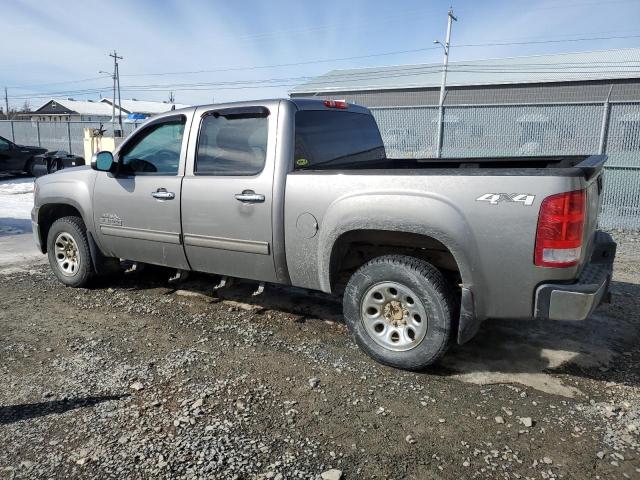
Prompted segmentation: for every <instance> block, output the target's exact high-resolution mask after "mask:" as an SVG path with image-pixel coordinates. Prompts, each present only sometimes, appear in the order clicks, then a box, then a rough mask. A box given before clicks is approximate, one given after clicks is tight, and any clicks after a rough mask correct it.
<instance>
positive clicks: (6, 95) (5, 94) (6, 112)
mask: <svg viewBox="0 0 640 480" xmlns="http://www.w3.org/2000/svg"><path fill="white" fill-rule="evenodd" d="M4 106H5V108H6V110H5V111H4V115H5V117H7V120H9V95H8V94H7V87H4Z"/></svg>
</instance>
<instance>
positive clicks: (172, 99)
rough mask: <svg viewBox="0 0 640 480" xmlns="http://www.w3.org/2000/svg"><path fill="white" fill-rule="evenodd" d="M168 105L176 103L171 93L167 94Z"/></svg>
mask: <svg viewBox="0 0 640 480" xmlns="http://www.w3.org/2000/svg"><path fill="white" fill-rule="evenodd" d="M169 103H176V97H175V96H174V95H173V92H169Z"/></svg>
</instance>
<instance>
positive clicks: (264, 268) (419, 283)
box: [32, 99, 615, 369]
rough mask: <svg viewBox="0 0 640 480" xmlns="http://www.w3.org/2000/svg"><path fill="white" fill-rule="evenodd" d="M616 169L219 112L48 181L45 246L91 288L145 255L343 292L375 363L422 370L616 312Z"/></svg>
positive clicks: (331, 111) (357, 120)
mask: <svg viewBox="0 0 640 480" xmlns="http://www.w3.org/2000/svg"><path fill="white" fill-rule="evenodd" d="M604 161H605V158H604V157H602V156H587V155H585V156H562V157H511V158H507V157H503V158H458V159H456V158H445V159H427V158H425V159H390V158H387V156H386V154H385V149H384V146H383V142H382V139H381V136H380V133H379V131H378V127H377V125H376V122H375V120H374V118H373V116H371V113H370V112H369V111H368V110H367V109H366V108H363V107H360V106H356V105H350V104H347V103H345V102H342V101H322V100H306V99H304V100H303V99H295V100H272V101H259V102H242V103H232V104H223V105H208V106H201V107H193V108H187V109H183V110H176V111H172V112H168V113H166V114H162V115H158V116H156V117H153V119H151V120H150V121H148V122H147V123H145V124H144V125H143V126H141V127H140V128H139V129H138V130H137V131H136V132H135V133H133V134H132V135H131V136H130V137H129V138H127V140H126V141H125V142H124V143H123V144H122V145H121V146H120V148H119V149H118V150H117V151H116V152H115V153H114V154H113V155H112V154H111V153H109V152H100V153H98V154H96V155H95V156H94V158H93V160H92V163H91V167H88V166H87V167H79V168H72V169H66V170H64V171H62V172H58V173H55V174H53V175H48V176H46V177H42V178H39V179H38V180H37V181H36V190H35V205H34V208H33V212H32V220H33V234H34V237H35V241H36V243H37V244H38V246H39V247H40V249H41V250H42V252H43V253H45V252H46V253H48V256H49V261H50V264H51V268H52V270H53V272H54V273H55V275H56V276H57V277H58V279H59V280H60V281H61V282H62V283H64V284H65V285H69V286H74V287H80V286H83V285H85V284H86V283H87V281H89V279H90V278H91V277H92V276H93V275H95V274H101V273H103V272H107V271H109V270H110V269H111V268H113V266H114V265H117V264H119V260H120V259H127V260H132V261H137V262H143V263H149V264H156V265H163V266H167V267H171V268H174V269H176V270H178V271H180V272H184V271H198V272H207V273H213V274H219V275H223V276H228V277H232V278H233V277H235V278H242V279H250V280H255V281H257V282H271V283H278V284H284V285H294V286H297V287H304V288H308V289H313V290H321V291H323V292H327V293H331V294H336V295H342V297H343V304H344V317H345V321H346V323H347V325H348V327H349V329H350V331H351V333H352V334H353V336H354V337H355V340H356V341H357V343H358V345H359V346H360V347H361V348H362V349H363V350H364V351H365V352H366V353H368V354H369V355H370V356H372V357H373V358H375V359H376V360H378V361H380V362H382V363H385V364H388V365H392V366H395V367H400V368H405V369H421V368H423V367H425V366H427V365H429V364H431V363H433V362H434V361H436V360H437V359H438V358H439V357H440V356H441V355H443V354H444V352H445V351H446V348H447V346H448V345H449V344H450V342H451V341H457V342H458V343H464V342H466V341H467V340H469V339H470V338H472V337H473V335H474V334H475V333H476V332H477V330H478V327H479V325H480V323H481V322H482V321H483V320H485V319H487V318H502V319H513V320H528V319H529V320H530V319H534V318H535V319H540V320H543V321H549V322H553V321H558V320H583V319H585V318H586V317H587V316H588V315H589V314H590V313H591V312H592V311H593V309H595V308H596V307H597V306H598V305H599V304H600V303H601V302H602V301H603V300H606V299H607V297H608V287H609V281H610V278H611V271H612V264H613V259H614V256H615V243H614V242H613V241H612V239H611V237H610V236H609V235H608V234H606V233H603V232H597V231H596V227H597V219H598V211H599V208H600V198H601V195H602V183H603V182H602V172H601V170H602V165H603V163H604Z"/></svg>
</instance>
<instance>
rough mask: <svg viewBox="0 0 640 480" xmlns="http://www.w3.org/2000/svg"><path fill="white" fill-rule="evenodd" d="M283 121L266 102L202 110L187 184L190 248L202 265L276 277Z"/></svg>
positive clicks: (197, 118)
mask: <svg viewBox="0 0 640 480" xmlns="http://www.w3.org/2000/svg"><path fill="white" fill-rule="evenodd" d="M197 122H199V125H197ZM276 125H277V112H275V111H269V110H268V109H267V108H265V107H235V108H225V109H220V110H207V109H201V110H198V111H197V112H196V116H195V118H194V127H193V135H192V136H193V137H195V138H194V139H193V140H192V142H191V146H190V149H189V162H188V166H187V174H186V175H185V178H184V181H183V187H182V228H183V234H184V247H185V251H186V254H187V258H188V260H189V263H190V264H191V267H192V268H193V269H194V270H198V271H203V272H210V273H219V274H223V275H229V276H234V277H240V278H248V279H254V280H264V281H275V280H276V273H275V267H274V261H273V246H272V230H271V228H272V225H271V222H272V220H271V209H272V186H273V172H274V157H275V147H276V145H275V144H276V134H275V132H276ZM196 130H198V133H197V136H196Z"/></svg>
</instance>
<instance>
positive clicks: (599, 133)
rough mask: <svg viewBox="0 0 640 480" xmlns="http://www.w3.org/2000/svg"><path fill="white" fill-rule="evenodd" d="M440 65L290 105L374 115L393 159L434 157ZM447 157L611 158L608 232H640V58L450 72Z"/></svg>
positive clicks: (401, 70)
mask: <svg viewBox="0 0 640 480" xmlns="http://www.w3.org/2000/svg"><path fill="white" fill-rule="evenodd" d="M441 68H442V67H441V65H440V64H422V65H402V66H390V67H377V68H364V69H355V70H334V71H331V72H329V73H327V74H325V75H321V76H319V77H317V78H315V79H313V80H311V81H310V82H308V83H305V84H303V85H300V86H297V87H295V88H294V89H293V90H292V91H291V92H290V95H291V97H311V96H313V97H321V98H327V99H345V100H347V101H348V102H352V103H358V104H361V105H365V106H368V107H369V108H370V109H371V110H372V112H373V114H374V116H375V118H376V120H377V122H378V125H379V127H380V131H381V133H382V137H383V140H384V142H385V146H386V148H387V152H388V155H389V156H390V157H407V156H412V155H415V156H419V157H432V156H435V153H436V143H437V142H436V135H437V123H438V98H439V88H440V78H441V72H442V71H441ZM444 106H445V109H444V117H443V123H444V124H443V132H444V133H443V147H442V155H443V156H448V157H452V156H454V157H469V156H497V155H500V156H505V155H556V154H557V155H562V154H593V153H606V154H607V155H608V156H609V161H608V162H607V170H608V171H607V173H606V177H605V178H606V182H607V187H608V188H607V193H606V196H605V199H604V205H603V212H602V217H601V223H602V225H603V226H604V227H606V228H622V229H634V230H637V229H640V49H638V48H631V49H617V50H603V51H594V52H581V53H564V54H551V55H536V56H527V57H512V58H500V59H488V60H473V61H457V62H450V63H449V69H448V77H447V94H446V97H445V102H444Z"/></svg>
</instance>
